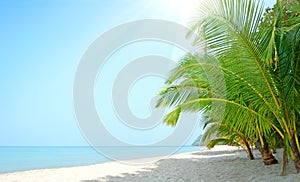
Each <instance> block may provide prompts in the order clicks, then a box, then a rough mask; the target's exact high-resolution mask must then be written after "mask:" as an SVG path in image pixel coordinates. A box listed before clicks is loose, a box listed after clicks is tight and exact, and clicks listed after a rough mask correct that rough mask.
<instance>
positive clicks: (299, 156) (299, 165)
mask: <svg viewBox="0 0 300 182" xmlns="http://www.w3.org/2000/svg"><path fill="white" fill-rule="evenodd" d="M296 137H297V135H296V134H295V132H294V133H293V137H292V140H291V149H292V152H293V154H294V157H295V159H294V164H295V168H296V170H297V172H298V173H300V153H299V149H298V147H297V143H296Z"/></svg>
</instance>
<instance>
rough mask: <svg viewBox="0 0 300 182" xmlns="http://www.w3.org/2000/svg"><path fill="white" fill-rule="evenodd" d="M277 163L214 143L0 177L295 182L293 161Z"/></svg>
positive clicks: (82, 180)
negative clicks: (143, 160)
mask: <svg viewBox="0 0 300 182" xmlns="http://www.w3.org/2000/svg"><path fill="white" fill-rule="evenodd" d="M281 154H282V151H281V150H279V151H278V153H277V154H275V155H276V158H277V159H278V160H279V162H280V163H279V164H277V165H271V166H265V165H264V164H263V162H262V159H261V158H260V155H259V153H258V152H257V151H256V152H255V156H256V159H255V160H253V161H250V160H248V159H247V156H246V153H245V152H244V151H242V150H239V149H237V148H235V147H228V146H218V147H215V148H214V149H212V150H204V151H199V152H191V153H184V154H176V155H173V156H170V157H168V158H166V159H162V160H159V161H157V162H155V163H151V164H145V165H137V166H134V165H128V164H127V165H126V164H121V163H117V162H107V163H102V164H97V165H91V166H78V167H69V168H58V169H41V170H32V171H24V172H16V173H8V174H2V175H0V181H1V182H2V181H3V182H4V181H5V182H7V181H22V182H24V181H30V182H32V181H53V182H54V181H55V182H57V181H78V182H98V181H130V182H131V181H208V182H211V181H222V182H223V181H272V182H273V181H289V182H290V181H292V182H294V181H295V182H299V181H300V174H296V170H295V169H294V166H293V163H292V162H290V163H289V167H288V171H287V173H288V174H287V175H286V176H280V171H281Z"/></svg>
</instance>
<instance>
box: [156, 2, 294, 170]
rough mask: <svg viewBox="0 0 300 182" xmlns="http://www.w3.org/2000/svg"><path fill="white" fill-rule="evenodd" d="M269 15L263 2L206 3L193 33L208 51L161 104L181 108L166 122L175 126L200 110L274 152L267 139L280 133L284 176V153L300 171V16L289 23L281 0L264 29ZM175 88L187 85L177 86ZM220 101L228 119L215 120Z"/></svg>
mask: <svg viewBox="0 0 300 182" xmlns="http://www.w3.org/2000/svg"><path fill="white" fill-rule="evenodd" d="M263 9H264V8H263V4H262V3H260V1H255V0H212V1H209V2H206V3H203V5H202V8H201V11H200V12H199V16H198V17H199V19H196V20H195V22H194V24H193V26H192V27H191V32H196V33H197V35H198V37H197V38H196V40H195V45H196V46H197V47H199V48H202V49H203V48H205V50H207V52H206V54H204V55H200V54H199V55H198V57H199V59H200V60H199V61H198V65H200V66H195V67H193V66H190V67H191V69H187V71H186V72H185V70H184V69H186V68H184V66H182V67H181V68H179V69H177V70H175V71H173V73H172V74H171V76H170V80H169V82H167V84H168V86H167V89H166V90H164V91H163V92H161V96H162V99H161V100H160V101H159V106H170V107H175V109H174V110H173V112H171V113H170V114H169V115H168V116H167V117H166V120H165V121H167V122H169V121H172V122H171V124H176V122H175V121H176V120H177V119H178V116H179V114H180V112H182V111H202V112H203V113H206V114H207V115H208V117H209V118H212V119H215V120H217V121H220V122H222V124H225V125H226V126H228V127H230V129H231V130H232V131H238V132H240V131H241V132H242V133H243V134H244V135H245V136H255V137H257V138H258V139H259V141H260V144H261V149H268V145H267V142H266V141H267V140H266V138H268V137H269V136H270V135H271V134H272V133H274V131H275V132H276V133H277V134H278V135H279V136H280V137H281V138H282V140H283V141H284V146H285V147H284V149H285V152H284V156H283V159H284V161H283V171H282V172H284V167H285V164H286V162H285V161H286V160H285V159H286V157H287V156H286V151H291V152H290V154H291V158H292V160H293V161H294V163H295V167H296V169H297V171H298V172H300V153H299V150H300V147H299V146H300V145H299V141H298V137H299V124H300V123H299V118H300V93H299V90H300V78H299V76H300V71H299V70H300V63H299V62H300V51H299V50H300V20H299V17H297V16H298V15H299V14H298V15H297V14H296V15H297V16H296V18H295V17H293V21H292V23H291V21H288V23H286V22H287V21H284V22H283V21H282V15H283V13H282V12H283V8H282V2H281V0H277V3H276V5H275V6H274V9H273V11H272V13H273V14H272V17H273V18H272V19H270V21H267V22H266V21H265V23H266V25H263V26H262V24H261V22H262V20H264V14H263V12H264V10H263ZM284 20H286V19H284ZM182 65H184V64H182ZM197 67H198V69H196V68H197ZM217 70H218V71H220V70H221V71H222V73H223V75H224V79H225V83H226V93H225V94H223V93H221V94H220V92H218V90H222V87H224V85H223V84H222V81H223V80H222V79H221V80H220V79H219V78H218V76H217V75H218V74H217V73H216V72H215V71H217ZM194 72H196V74H194ZM203 73H204V75H203ZM198 76H199V77H198ZM205 76H206V77H205ZM177 82H180V83H181V84H177V85H178V86H179V87H178V88H177V87H176V88H175V87H174V86H173V85H176V83H177ZM207 83H209V86H208V85H207ZM172 84H173V85H172ZM182 85H183V86H190V89H187V88H185V87H182ZM172 87H173V88H172ZM219 87H220V88H221V89H220V88H219ZM170 88H172V89H173V90H172V91H170V90H169V89H170ZM172 92H174V93H172ZM214 103H226V107H225V110H224V112H223V114H222V118H220V116H215V114H216V113H218V111H221V110H222V107H221V106H222V104H220V107H218V106H216V107H213V104H214ZM223 106H224V105H223ZM265 155H270V152H269V151H266V152H265ZM264 158H265V157H264Z"/></svg>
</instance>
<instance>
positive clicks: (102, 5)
mask: <svg viewBox="0 0 300 182" xmlns="http://www.w3.org/2000/svg"><path fill="white" fill-rule="evenodd" d="M195 2H196V0H190V1H189V0H184V1H180V0H176V1H172V0H165V1H162V0H151V1H150V0H110V1H104V0H98V1H97V0H24V1H22V0H11V1H10V0H6V1H5V0H4V1H0V24H1V29H0V83H1V87H0V88H1V90H0V93H1V94H0V123H1V127H0V146H7V145H30V146H32V145H55V146H56V145H87V143H86V141H85V140H84V138H83V136H82V135H81V133H80V130H79V128H78V125H77V121H76V119H75V114H74V110H73V99H72V95H73V93H72V92H73V90H72V89H73V81H74V76H75V71H76V68H77V66H78V64H79V61H80V58H81V57H82V55H83V54H84V52H85V51H86V49H87V48H88V46H89V45H90V44H91V43H92V42H93V41H94V40H95V39H96V38H97V37H98V36H100V35H101V34H102V33H104V32H105V31H108V30H110V29H111V28H113V27H115V26H117V25H120V24H122V23H125V22H130V21H134V20H140V19H145V18H155V19H164V20H170V21H174V22H178V23H181V24H187V22H188V19H189V18H190V16H191V14H190V13H188V12H190V11H191V9H192V8H193V7H194V6H195ZM271 2H273V0H272V1H271V0H269V2H267V4H271ZM141 47H142V48H141ZM137 49H138V51H134V50H137ZM154 53H156V54H159V55H164V56H169V57H170V58H172V59H178V58H179V57H180V56H182V55H183V54H184V52H182V51H181V50H179V49H176V48H174V47H172V46H170V45H165V44H163V43H155V42H144V43H140V44H135V45H132V47H130V46H129V47H128V48H124V49H123V50H120V51H118V52H117V53H116V54H115V55H113V56H112V58H111V60H110V64H111V65H109V64H108V65H106V69H105V71H106V72H107V73H105V71H104V72H103V75H102V76H101V75H100V76H99V82H100V81H101V79H102V78H103V77H106V78H108V77H109V75H110V74H112V75H114V74H113V73H115V74H116V73H117V72H118V70H120V69H121V68H120V65H118V64H115V63H114V59H118V58H120V57H122V58H124V57H125V58H126V59H128V60H129V59H132V58H136V57H139V56H142V55H143V54H154ZM132 55H134V56H132ZM106 74H107V75H106ZM113 78H114V76H112V77H111V78H108V80H113ZM111 82H112V81H107V82H106V83H107V85H104V87H107V88H110V87H111ZM163 82H164V79H162V78H159V77H154V78H145V79H144V80H143V81H138V82H137V83H136V84H135V85H134V86H133V87H132V88H131V91H130V92H129V105H130V108H131V109H132V111H133V113H135V114H137V115H138V116H140V117H146V116H147V115H148V114H149V112H150V111H149V105H148V104H149V100H150V99H151V98H152V97H153V95H155V94H156V93H157V92H158V91H159V90H160V89H161V87H162V86H163ZM149 83H151V84H152V86H151V87H150V86H149ZM153 85H154V86H153ZM102 87H103V85H101V87H99V84H98V85H96V87H95V90H96V93H101V88H102ZM144 90H147V92H143V91H144ZM98 91H99V92H98ZM103 92H105V91H103ZM106 92H108V91H106ZM103 95H105V93H104V94H103V93H101V94H98V95H97V94H96V96H95V99H96V104H97V106H100V105H103V104H109V102H110V100H109V99H107V100H106V101H105V102H106V103H101V102H100V101H99V100H101V97H105V96H103ZM98 98H99V99H98ZM103 99H104V98H103ZM103 99H102V100H103ZM145 103H146V104H145ZM108 108H109V107H107V108H106V109H107V111H106V110H104V111H101V109H99V112H104V113H106V115H105V114H103V115H104V117H106V118H108V119H109V120H110V121H114V122H117V118H116V117H115V116H112V115H110V112H111V111H109V109H108ZM107 125H108V128H109V127H111V130H112V132H114V133H116V135H117V134H119V136H118V137H121V138H124V139H125V140H126V141H127V140H128V142H132V143H149V142H150V143H151V142H153V138H154V140H159V138H161V137H164V136H165V135H167V134H168V133H170V132H172V128H170V127H166V126H159V128H158V131H157V132H156V135H153V131H149V133H146V134H147V135H148V137H134V136H132V135H134V132H133V133H132V132H131V133H130V134H128V133H129V132H128V131H127V130H126V129H124V128H122V127H121V128H114V126H115V123H114V124H111V123H107ZM199 130H200V127H199ZM151 133H152V134H151ZM149 134H150V135H149ZM197 134H198V133H196V134H194V138H195V136H196V135H197ZM192 140H193V139H191V141H192Z"/></svg>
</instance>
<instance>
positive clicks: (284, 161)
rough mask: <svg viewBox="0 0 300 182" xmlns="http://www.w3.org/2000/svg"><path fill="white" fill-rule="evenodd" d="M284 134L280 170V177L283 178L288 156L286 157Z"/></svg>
mask: <svg viewBox="0 0 300 182" xmlns="http://www.w3.org/2000/svg"><path fill="white" fill-rule="evenodd" d="M286 149H287V148H286V134H285V135H284V139H283V154H282V170H281V176H284V173H285V170H286V166H287V164H288V156H287V150H286Z"/></svg>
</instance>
